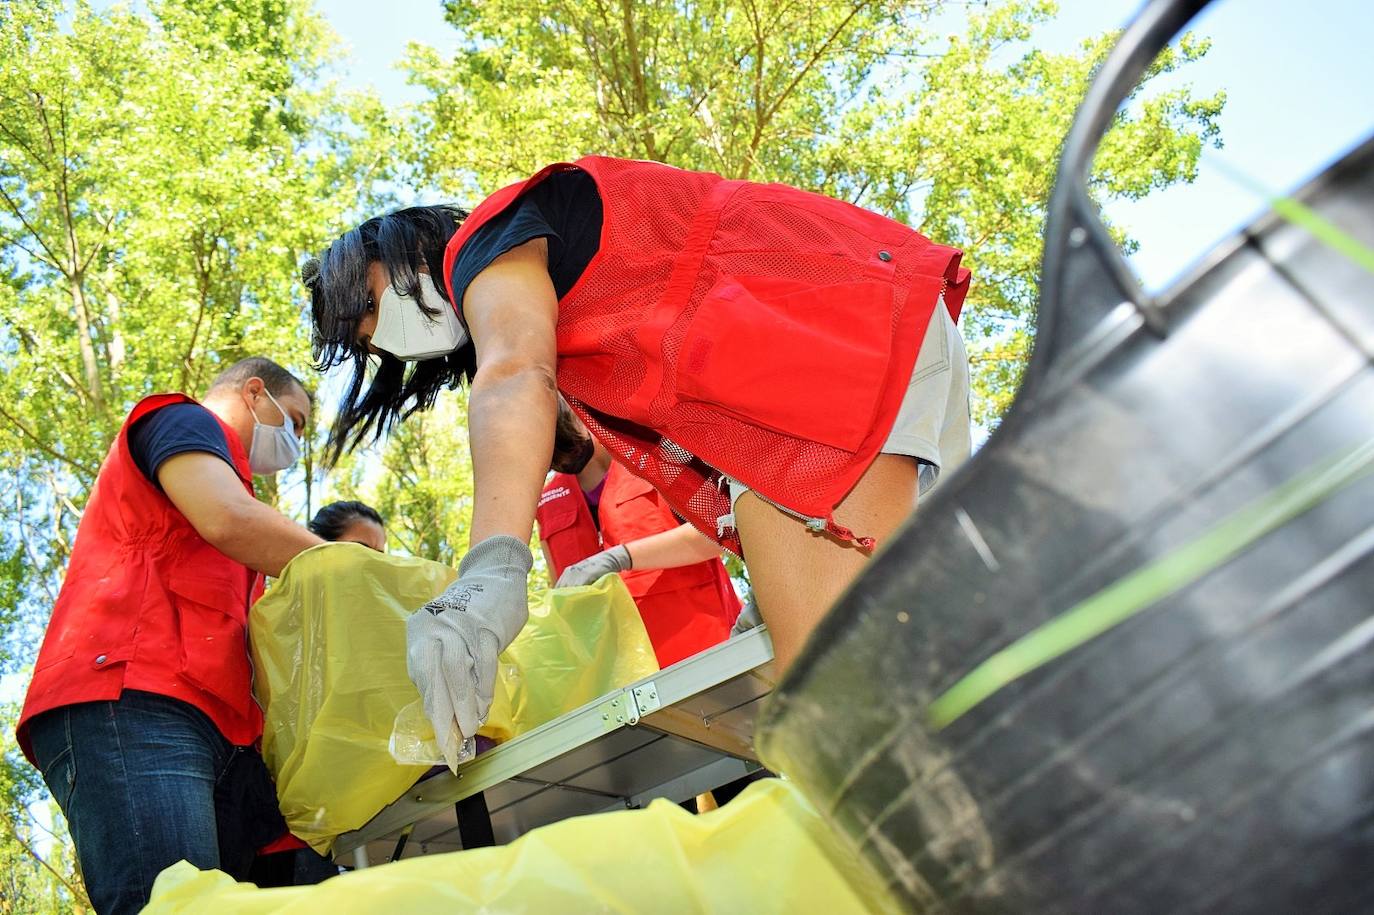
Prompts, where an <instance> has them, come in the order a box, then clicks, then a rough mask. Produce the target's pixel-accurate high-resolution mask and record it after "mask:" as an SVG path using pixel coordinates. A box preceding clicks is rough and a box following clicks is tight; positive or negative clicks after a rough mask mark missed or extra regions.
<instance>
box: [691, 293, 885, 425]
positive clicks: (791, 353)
mask: <svg viewBox="0 0 1374 915" xmlns="http://www.w3.org/2000/svg"><path fill="white" fill-rule="evenodd" d="M892 311H893V290H892V286H891V285H890V284H888V283H886V282H880V281H865V282H854V283H840V284H834V285H828V286H810V285H807V286H803V285H801V284H798V283H796V282H791V281H786V280H777V279H774V278H772V277H752V276H726V277H723V278H721V279H720V280H719V281H717V283H716V284H715V285H714V286H713V287H712V288H711V289H710V290H709V291H708V292H707V293H706V295H705V297H704V298H703V299H702V301H701V304H700V305H699V306H698V307H697V310H696V313H695V314H694V315H693V316H692V320H691V324H690V326H689V327H688V328H687V332H686V334H685V335H684V337H683V341H682V347H681V350H680V353H679V357H678V365H677V394H678V397H679V399H680V400H682V401H685V402H697V403H701V404H705V405H709V406H711V407H713V408H715V409H717V410H720V411H721V412H723V413H726V414H729V415H731V416H732V417H734V418H736V419H739V420H741V421H743V422H745V423H748V424H750V425H755V426H761V427H764V428H766V429H770V430H772V431H774V432H779V433H781V434H783V435H788V436H792V437H794V438H799V439H805V440H808V441H814V442H819V443H820V444H823V445H830V446H832V447H835V448H839V449H842V450H844V451H850V452H854V451H858V450H859V447H860V445H861V444H862V443H863V441H864V439H865V438H867V437H868V435H869V434H870V433H871V432H872V431H873V422H874V418H875V416H876V413H877V409H878V406H879V404H880V403H881V401H882V392H883V386H884V384H885V383H886V381H887V372H888V363H889V361H890V358H891V350H892Z"/></svg>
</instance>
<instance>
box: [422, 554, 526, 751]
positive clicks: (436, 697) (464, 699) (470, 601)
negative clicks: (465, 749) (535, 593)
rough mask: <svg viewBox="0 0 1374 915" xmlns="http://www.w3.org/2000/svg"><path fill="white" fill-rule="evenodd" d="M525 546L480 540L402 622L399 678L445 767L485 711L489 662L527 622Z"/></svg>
mask: <svg viewBox="0 0 1374 915" xmlns="http://www.w3.org/2000/svg"><path fill="white" fill-rule="evenodd" d="M532 565H534V557H533V556H531V555H530V548H529V546H528V545H527V544H525V543H521V542H520V541H519V540H517V539H516V538H514V537H507V536H504V535H501V536H496V537H488V538H487V539H486V540H483V541H482V542H481V543H479V544H477V545H476V546H475V547H473V548H472V549H471V550H469V551H468V554H467V555H466V556H464V557H463V561H462V562H461V563H459V564H458V580H457V581H455V582H454V583H453V584H451V585H449V586H448V589H447V590H445V591H444V593H443V594H440V595H439V596H438V597H436V598H435V599H434V600H432V601H430V602H429V603H427V604H425V605H424V606H423V607H421V608H420V609H419V610H417V611H415V612H414V613H412V614H411V615H410V618H409V619H408V620H406V672H407V673H408V674H409V675H410V679H411V681H412V682H413V683H414V684H415V686H416V688H418V689H419V690H420V698H421V700H422V701H423V702H424V707H425V716H426V717H427V718H429V720H430V723H431V724H433V725H434V736H435V738H436V739H437V740H438V742H439V746H440V748H441V749H442V750H443V751H444V758H445V759H447V760H448V761H449V765H450V766H453V765H454V764H455V762H456V760H457V758H458V750H459V748H460V747H461V746H462V744H463V742H464V741H465V740H467V739H468V738H471V737H473V736H475V735H476V734H477V729H478V728H479V727H481V726H482V723H483V722H485V721H486V720H487V713H488V712H489V711H491V699H492V691H493V689H494V688H495V686H496V659H497V656H498V655H500V654H501V652H502V651H504V650H505V649H506V646H507V645H509V644H510V643H511V642H512V641H514V639H515V637H516V636H517V635H519V633H520V630H521V628H523V627H524V625H525V620H527V619H529V615H530V611H529V599H528V597H527V596H526V591H525V583H526V579H527V578H529V574H530V567H531V566H532Z"/></svg>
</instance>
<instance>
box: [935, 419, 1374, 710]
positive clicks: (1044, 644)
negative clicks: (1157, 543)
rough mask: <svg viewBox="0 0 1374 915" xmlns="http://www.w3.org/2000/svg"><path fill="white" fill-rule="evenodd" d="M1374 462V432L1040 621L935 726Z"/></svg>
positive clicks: (986, 667)
mask: <svg viewBox="0 0 1374 915" xmlns="http://www.w3.org/2000/svg"><path fill="white" fill-rule="evenodd" d="M1372 467H1374V439H1371V440H1370V441H1366V442H1364V443H1362V444H1360V445H1358V446H1356V447H1354V448H1352V449H1350V450H1349V451H1347V452H1346V453H1344V454H1341V455H1339V456H1337V457H1335V458H1330V459H1327V460H1324V461H1320V462H1318V463H1317V464H1314V465H1312V466H1311V467H1309V468H1307V469H1306V470H1304V471H1303V472H1302V473H1300V474H1298V475H1297V476H1295V477H1293V478H1292V479H1290V480H1288V481H1287V482H1285V483H1283V484H1281V485H1280V486H1279V487H1277V488H1276V489H1274V490H1272V491H1270V492H1268V493H1266V494H1265V495H1264V496H1262V497H1261V498H1259V499H1257V500H1255V501H1254V502H1252V503H1250V504H1249V505H1246V506H1245V507H1244V508H1241V509H1240V510H1239V511H1237V512H1235V513H1234V514H1232V515H1231V516H1230V517H1228V518H1225V519H1224V520H1222V521H1221V522H1219V523H1218V524H1217V525H1216V526H1215V527H1213V528H1212V529H1211V530H1209V531H1208V532H1207V533H1205V534H1203V535H1202V536H1200V537H1198V538H1196V539H1194V540H1192V541H1190V542H1189V543H1186V544H1184V545H1183V546H1181V547H1179V548H1178V549H1176V550H1174V551H1173V552H1171V553H1168V554H1166V555H1165V556H1163V557H1161V558H1160V559H1158V560H1156V561H1155V562H1153V563H1151V564H1150V565H1147V566H1145V567H1144V568H1141V569H1138V570H1136V571H1135V572H1132V573H1131V574H1130V575H1127V576H1126V577H1125V578H1122V579H1120V580H1118V581H1117V582H1115V583H1114V584H1111V585H1109V586H1107V587H1106V588H1103V589H1102V590H1101V591H1099V592H1097V593H1096V594H1094V595H1093V596H1092V597H1089V598H1088V599H1087V600H1084V601H1083V602H1082V603H1079V604H1078V605H1076V606H1074V607H1071V608H1070V609H1068V610H1066V611H1064V612H1063V613H1061V614H1059V615H1058V616H1056V617H1055V618H1054V619H1052V620H1050V621H1049V622H1047V623H1045V624H1044V625H1041V626H1038V627H1036V628H1035V629H1033V630H1031V631H1030V632H1028V633H1027V634H1026V635H1024V636H1022V637H1021V638H1019V639H1017V640H1016V641H1015V642H1013V643H1012V644H1011V645H1008V646H1007V647H1006V648H1003V649H1002V650H1001V651H999V652H997V653H996V654H994V655H993V656H992V657H990V658H988V659H987V660H986V661H984V662H983V663H981V664H979V665H978V666H977V667H975V668H974V669H973V670H972V671H970V672H969V673H968V674H967V675H966V676H965V677H964V678H963V679H961V680H960V681H959V682H958V683H955V684H954V685H953V686H951V687H950V688H949V689H948V690H946V691H945V692H944V693H943V694H942V695H941V696H940V697H939V698H937V699H936V700H935V701H934V702H932V703H931V704H930V707H929V708H928V709H927V710H926V716H927V721H928V722H929V724H930V726H931V727H932V728H934V729H935V730H940V729H942V728H944V727H947V726H948V725H949V724H951V723H952V722H954V721H957V720H958V719H959V718H960V717H961V716H962V715H964V714H966V713H967V712H968V711H969V710H970V709H972V708H973V707H974V706H976V705H978V704H979V703H980V702H982V701H983V700H984V699H987V698H988V697H989V696H991V695H992V694H993V693H995V692H997V691H998V690H1000V689H1002V687H1004V686H1006V685H1007V684H1009V683H1011V682H1012V681H1013V680H1016V679H1019V678H1020V677H1024V676H1025V675H1026V674H1028V673H1030V672H1031V671H1033V670H1035V669H1037V668H1039V667H1042V666H1044V665H1045V664H1048V663H1049V662H1050V661H1053V660H1054V659H1055V658H1058V657H1059V656H1061V655H1063V654H1066V653H1067V652H1069V651H1072V650H1073V649H1075V648H1077V647H1078V646H1080V645H1082V644H1084V643H1085V642H1087V641H1089V640H1091V639H1093V638H1096V637H1097V636H1099V635H1101V634H1102V633H1104V632H1106V631H1107V630H1109V629H1112V628H1113V627H1115V626H1119V625H1120V624H1121V623H1124V622H1125V621H1126V620H1128V619H1130V618H1131V617H1133V616H1135V615H1136V614H1137V613H1139V612H1140V611H1142V610H1144V609H1146V608H1147V607H1149V606H1151V605H1153V604H1155V603H1158V602H1159V601H1160V600H1162V599H1164V598H1166V597H1168V596H1169V595H1171V594H1174V593H1176V592H1177V591H1179V590H1181V589H1182V588H1184V587H1186V586H1187V585H1190V584H1192V583H1193V582H1195V581H1197V580H1198V579H1200V578H1202V577H1203V576H1204V575H1206V574H1207V573H1208V572H1211V571H1212V570H1213V569H1216V568H1217V567H1219V566H1221V565H1222V564H1223V563H1225V562H1227V561H1228V560H1230V559H1232V558H1233V557H1235V556H1236V555H1237V554H1239V553H1240V552H1241V551H1243V550H1245V549H1246V548H1247V547H1249V546H1250V545H1251V544H1253V543H1254V542H1255V541H1257V540H1259V539H1260V538H1261V537H1263V536H1265V535H1266V534H1268V533H1270V532H1271V531H1274V530H1275V529H1277V528H1279V527H1281V526H1282V525H1284V524H1286V523H1287V522H1288V521H1290V520H1292V519H1293V518H1295V517H1297V516H1298V515H1300V514H1302V513H1303V512H1305V511H1307V510H1308V509H1310V508H1312V507H1314V506H1316V505H1318V504H1320V503H1321V502H1323V501H1325V500H1326V499H1327V498H1329V497H1330V496H1331V495H1333V494H1334V493H1335V492H1336V491H1338V490H1340V489H1342V488H1343V487H1345V486H1348V485H1349V484H1351V483H1353V482H1355V481H1356V480H1358V479H1360V478H1361V477H1363V476H1364V475H1365V474H1367V473H1369V471H1370V470H1371V468H1372Z"/></svg>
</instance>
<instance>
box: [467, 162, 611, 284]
mask: <svg viewBox="0 0 1374 915" xmlns="http://www.w3.org/2000/svg"><path fill="white" fill-rule="evenodd" d="M535 238H546V239H548V245H549V277H550V279H552V280H553V290H554V292H555V293H556V294H557V295H558V297H559V298H560V299H561V298H562V297H563V296H564V295H566V294H567V293H568V290H570V289H572V287H573V285H574V284H575V283H576V282H577V281H578V279H579V278H580V277H581V276H582V273H583V271H585V270H586V269H587V265H588V264H590V263H591V260H592V257H593V256H595V255H596V251H597V248H599V247H600V245H601V195H600V194H598V193H597V190H596V182H594V181H593V180H592V177H591V176H590V175H588V174H587V173H586V172H584V171H583V170H582V169H580V168H579V169H573V170H571V171H566V172H556V173H554V174H552V175H549V176H548V177H547V178H545V179H544V180H543V181H541V182H539V184H537V185H535V186H534V188H533V189H531V190H530V191H528V192H527V193H525V194H524V195H522V196H521V197H520V199H519V200H518V201H516V202H515V203H514V204H512V205H510V206H508V207H506V209H505V210H504V211H502V212H501V213H500V214H498V215H497V216H495V217H493V218H492V219H491V220H490V221H488V222H487V223H486V224H485V225H483V226H482V228H480V229H478V230H477V231H476V232H474V233H473V234H472V237H471V238H469V239H468V240H467V242H465V243H464V244H463V250H462V252H461V253H460V254H459V255H458V259H457V260H456V261H454V264H453V275H452V277H450V279H451V280H452V282H453V294H454V296H455V297H456V298H457V300H458V303H459V305H460V306H461V304H462V301H463V294H464V293H465V292H466V291H467V288H468V284H469V283H471V282H472V281H473V279H475V278H476V276H477V274H479V273H481V272H482V271H483V270H485V269H487V266H488V265H490V264H491V262H492V261H494V260H496V258H498V257H500V256H501V255H502V254H505V253H506V252H507V251H509V250H510V249H511V248H514V247H515V246H517V245H523V244H524V243H525V242H527V241H530V240H531V239H535Z"/></svg>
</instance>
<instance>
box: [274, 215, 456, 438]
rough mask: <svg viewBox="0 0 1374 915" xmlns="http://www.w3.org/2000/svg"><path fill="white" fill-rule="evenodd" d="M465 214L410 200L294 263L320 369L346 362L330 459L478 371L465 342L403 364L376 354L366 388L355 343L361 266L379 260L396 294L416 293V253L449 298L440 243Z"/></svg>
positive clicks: (363, 279)
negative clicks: (306, 297) (349, 372)
mask: <svg viewBox="0 0 1374 915" xmlns="http://www.w3.org/2000/svg"><path fill="white" fill-rule="evenodd" d="M466 218H467V211H465V210H463V209H461V208H459V207H456V206H453V205H451V204H442V205H439V206H427V207H409V208H407V209H404V210H396V211H395V212H392V213H387V214H386V215H385V216H374V217H373V218H372V219H369V220H368V221H367V222H365V223H363V224H362V225H360V226H358V227H357V228H356V229H352V230H351V231H348V232H345V233H344V234H343V235H340V236H339V237H338V239H336V240H335V241H334V243H333V244H331V245H330V246H329V247H327V248H325V249H324V251H323V252H321V254H320V256H319V257H318V258H311V259H310V260H309V261H307V262H306V263H305V265H304V266H303V267H302V268H301V282H303V283H305V286H306V288H307V289H308V290H309V291H310V313H311V319H312V321H313V324H314V332H313V338H312V341H311V342H312V348H313V352H314V356H315V368H316V369H317V370H319V371H321V372H324V371H327V370H329V369H330V368H332V367H334V366H336V365H343V364H344V363H346V362H352V363H353V378H352V379H351V381H350V382H349V385H348V388H347V390H346V391H345V392H344V395H343V398H342V400H341V401H340V402H339V410H338V414H337V415H336V416H335V418H334V425H333V427H332V428H331V429H330V431H329V443H328V444H327V445H326V446H325V463H326V465H330V464H333V463H335V462H336V461H337V460H338V459H339V457H340V456H341V455H342V454H343V453H344V452H345V451H349V450H352V449H353V448H355V447H356V446H357V445H358V444H360V443H361V442H363V441H364V440H365V439H368V438H369V435H370V437H371V440H373V441H375V440H376V439H378V438H379V437H381V435H382V434H383V433H385V432H386V431H388V430H389V429H390V428H391V427H392V426H393V425H395V424H396V422H398V421H399V420H402V419H404V418H406V417H407V416H409V415H410V414H412V413H415V412H417V411H420V410H428V409H429V408H430V407H432V406H434V401H435V399H436V398H437V397H438V396H439V392H440V391H442V390H443V389H444V388H456V387H457V386H458V385H459V384H460V383H462V382H464V381H471V380H472V376H473V374H474V373H475V372H476V371H477V352H476V350H475V349H474V347H473V346H472V344H471V343H468V344H467V345H466V346H461V347H459V348H458V349H457V350H456V351H454V352H452V353H450V354H448V355H447V356H444V357H442V358H438V359H426V360H424V361H422V362H416V363H413V364H412V365H411V367H409V368H407V365H406V363H404V362H402V361H401V360H400V359H397V358H396V357H395V356H392V355H391V354H390V353H382V354H380V355H377V356H371V358H372V359H374V360H378V361H377V368H376V371H375V372H373V374H372V381H371V384H370V385H368V387H367V390H366V392H364V391H363V383H364V382H365V381H366V380H367V365H368V359H369V353H368V352H367V348H366V347H364V346H362V345H360V344H359V343H358V339H357V337H358V324H359V322H360V321H361V320H362V318H363V316H364V315H365V314H366V313H367V310H368V292H367V268H368V267H369V266H370V265H371V264H372V263H373V262H380V263H381V265H382V267H383V268H384V269H386V270H387V271H388V272H389V273H390V274H391V285H392V287H393V288H394V289H395V290H396V292H397V293H399V294H401V295H410V296H412V297H414V298H415V299H416V300H417V301H423V300H422V299H420V280H419V268H420V263H421V260H420V259H421V258H424V264H425V266H426V267H428V268H429V275H430V277H431V278H432V279H433V280H434V286H435V288H436V289H438V291H439V295H440V296H442V297H443V298H444V301H446V302H447V301H448V289H447V285H448V284H447V283H446V282H445V280H444V278H443V272H444V249H445V248H446V247H447V245H448V241H449V239H450V238H452V237H453V235H454V233H455V232H457V231H458V226H459V225H460V224H461V223H462V221H463V220H464V219H466Z"/></svg>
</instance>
